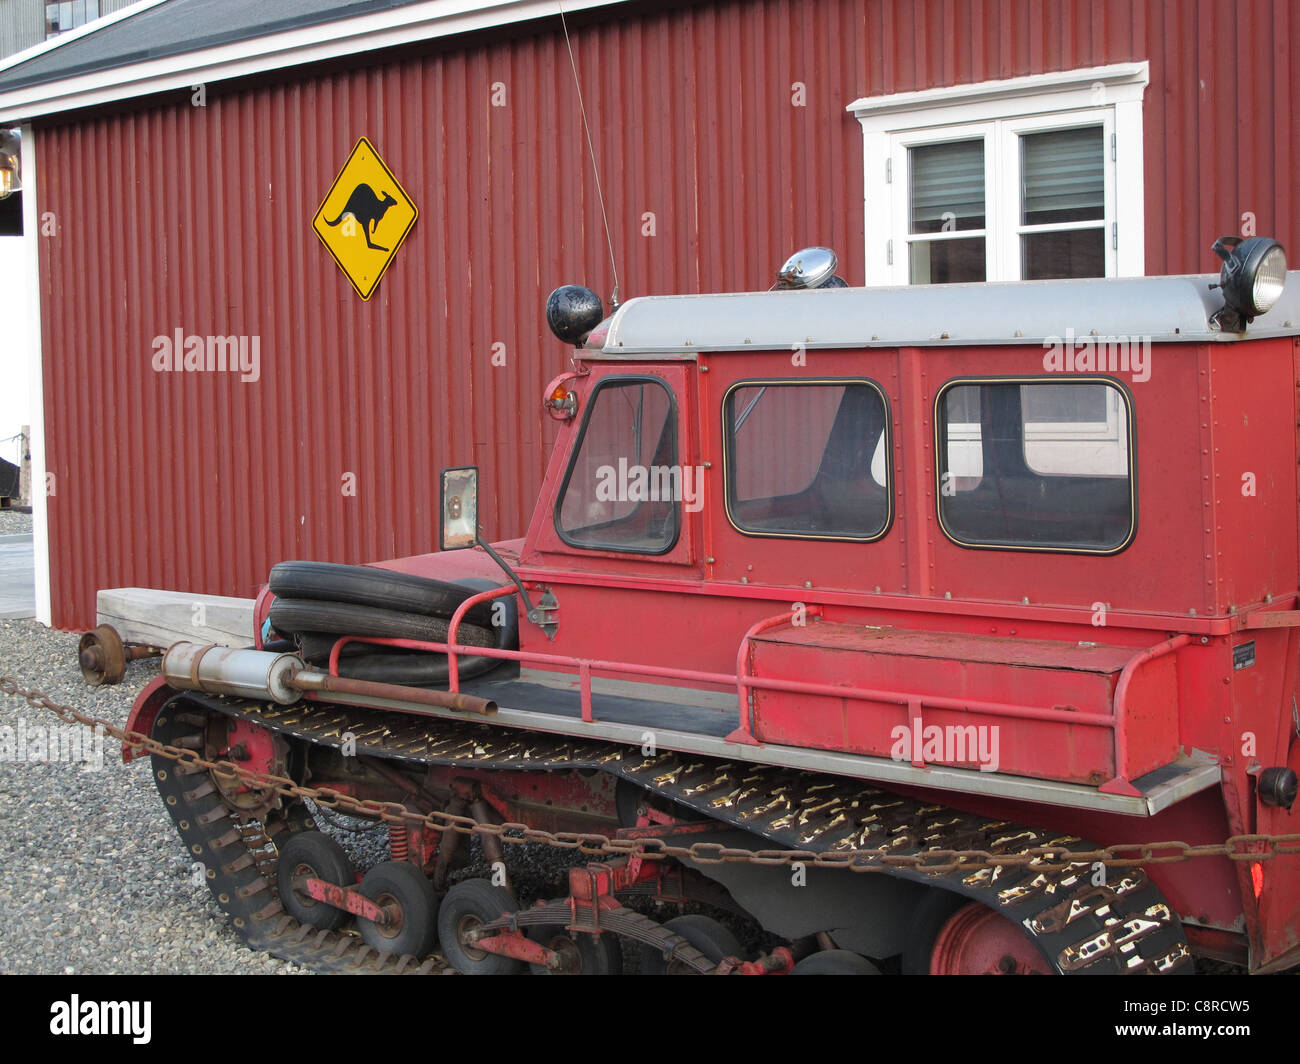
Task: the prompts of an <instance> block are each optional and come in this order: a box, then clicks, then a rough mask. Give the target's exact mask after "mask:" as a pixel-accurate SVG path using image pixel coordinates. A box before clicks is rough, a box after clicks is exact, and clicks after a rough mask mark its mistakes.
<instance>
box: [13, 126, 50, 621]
mask: <svg viewBox="0 0 1300 1064" xmlns="http://www.w3.org/2000/svg"><path fill="white" fill-rule="evenodd" d="M22 136H23V154H22V165H23V235H22V237H21V238H20V239H21V240H22V241H23V243H24V252H25V254H24V258H25V259H26V260H27V269H26V271H25V274H26V277H25V283H24V284H23V285H22V288H21V290H20V291H19V292H17V293H15V295H16V296H17V301H18V303H19V304H20V307H21V309H20V310H18V311H17V313H19V314H20V315H22V316H23V317H24V318H25V319H26V320H27V324H28V328H27V350H26V351H25V352H22V353H21V354H20V357H24V358H26V359H27V388H28V394H29V395H30V396H31V404H30V406H31V409H30V410H29V411H28V415H29V418H30V426H31V433H32V438H31V440H29V441H28V443H29V446H30V447H31V456H32V473H31V493H32V560H33V563H34V566H35V574H34V578H35V579H34V582H35V586H36V619H37V620H38V621H40V622H41V623H42V624H52V623H53V621H52V617H53V610H52V608H51V599H50V510H49V498H48V496H47V495H46V484H45V387H44V383H43V379H42V378H43V368H44V367H43V366H42V363H41V351H42V337H41V332H42V329H41V256H40V241H41V231H40V222H41V214H40V210H39V207H38V205H37V202H36V133H35V131H33V129H32V127H31V126H24V127H23V131H22Z"/></svg>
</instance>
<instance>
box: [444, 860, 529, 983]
mask: <svg viewBox="0 0 1300 1064" xmlns="http://www.w3.org/2000/svg"><path fill="white" fill-rule="evenodd" d="M518 911H519V903H518V902H517V901H515V896H514V894H513V893H512V892H511V891H509V890H507V889H506V888H505V887H496V886H493V885H492V884H491V883H489V882H488V881H487V880H486V879H466V880H464V881H462V882H460V883H457V884H456V885H455V886H454V887H452V888H451V889H450V890H449V891H447V896H446V897H445V898H444V899H443V901H442V909H441V910H440V911H439V913H438V941H439V942H440V943H441V944H442V954H443V956H444V957H446V958H447V963H448V964H450V965H451V966H452V967H453V968H455V969H456V971H458V972H460V973H461V974H462V975H512V974H514V973H515V972H517V971H519V969H520V968H521V967H522V965H523V962H522V961H519V960H516V959H515V958H514V957H506V956H503V955H502V954H500V953H489V952H488V951H487V950H482V949H475V948H474V946H473V944H472V943H468V942H466V941H465V936H466V935H468V934H469V933H470V932H471V931H474V930H476V929H477V928H480V927H482V926H483V925H484V924H488V923H491V922H492V921H493V920H498V919H500V918H501V917H502V916H504V915H505V914H506V913H513V912H518Z"/></svg>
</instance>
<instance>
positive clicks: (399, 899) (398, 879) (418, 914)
mask: <svg viewBox="0 0 1300 1064" xmlns="http://www.w3.org/2000/svg"><path fill="white" fill-rule="evenodd" d="M358 889H359V890H360V891H361V893H362V894H364V895H365V896H366V897H367V898H369V899H370V900H371V901H373V902H374V903H375V904H376V905H378V906H379V907H380V908H381V909H383V910H384V912H386V913H387V914H388V918H389V923H387V924H376V923H374V922H372V921H370V920H367V919H366V918H365V917H363V916H359V917H357V929H358V930H359V931H360V932H361V938H362V939H363V940H364V941H365V943H366V945H368V946H374V947H375V949H377V950H380V951H381V952H384V953H395V954H399V955H400V954H406V953H409V954H410V955H411V956H412V957H419V958H422V957H424V955H425V954H426V953H428V952H429V951H430V950H431V949H433V946H434V943H435V942H436V941H437V933H438V893H437V891H435V890H434V889H433V884H432V883H430V882H429V879H428V877H427V876H426V875H425V874H424V873H423V872H421V871H420V870H419V869H418V868H416V867H415V865H413V864H408V863H407V862H405V861H384V862H383V863H382V864H377V865H375V867H374V868H372V869H371V870H370V871H369V872H367V873H366V875H365V878H364V879H362V880H361V886H360V887H359V888H358Z"/></svg>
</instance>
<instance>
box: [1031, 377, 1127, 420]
mask: <svg viewBox="0 0 1300 1064" xmlns="http://www.w3.org/2000/svg"><path fill="white" fill-rule="evenodd" d="M1107 391H1108V389H1106V388H1085V387H1084V386H1082V385H1079V384H1035V385H1034V386H1033V387H1026V388H1025V389H1024V390H1023V391H1021V393H1020V401H1021V403H1022V404H1023V405H1024V409H1025V422H1026V424H1028V426H1029V427H1030V429H1031V430H1032V429H1033V427H1034V426H1035V425H1037V424H1039V423H1042V422H1048V423H1052V424H1061V423H1065V424H1069V423H1071V422H1073V423H1080V422H1095V423H1100V424H1105V422H1106V407H1107V403H1106V399H1107Z"/></svg>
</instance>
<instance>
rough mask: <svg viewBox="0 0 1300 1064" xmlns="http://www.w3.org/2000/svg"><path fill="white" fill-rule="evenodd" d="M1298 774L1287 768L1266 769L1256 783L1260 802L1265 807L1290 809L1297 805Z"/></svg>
mask: <svg viewBox="0 0 1300 1064" xmlns="http://www.w3.org/2000/svg"><path fill="white" fill-rule="evenodd" d="M1298 783H1300V781H1298V780H1297V779H1296V774H1295V772H1294V771H1293V770H1292V769H1289V768H1285V767H1276V768H1266V769H1264V771H1263V772H1261V773H1260V774H1259V779H1258V780H1256V781H1255V789H1256V791H1257V792H1258V794H1259V800H1260V801H1261V802H1263V803H1264V804H1265V805H1277V806H1281V807H1282V808H1283V809H1290V808H1291V806H1292V805H1294V804H1295V797H1296V790H1297V784H1298Z"/></svg>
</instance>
